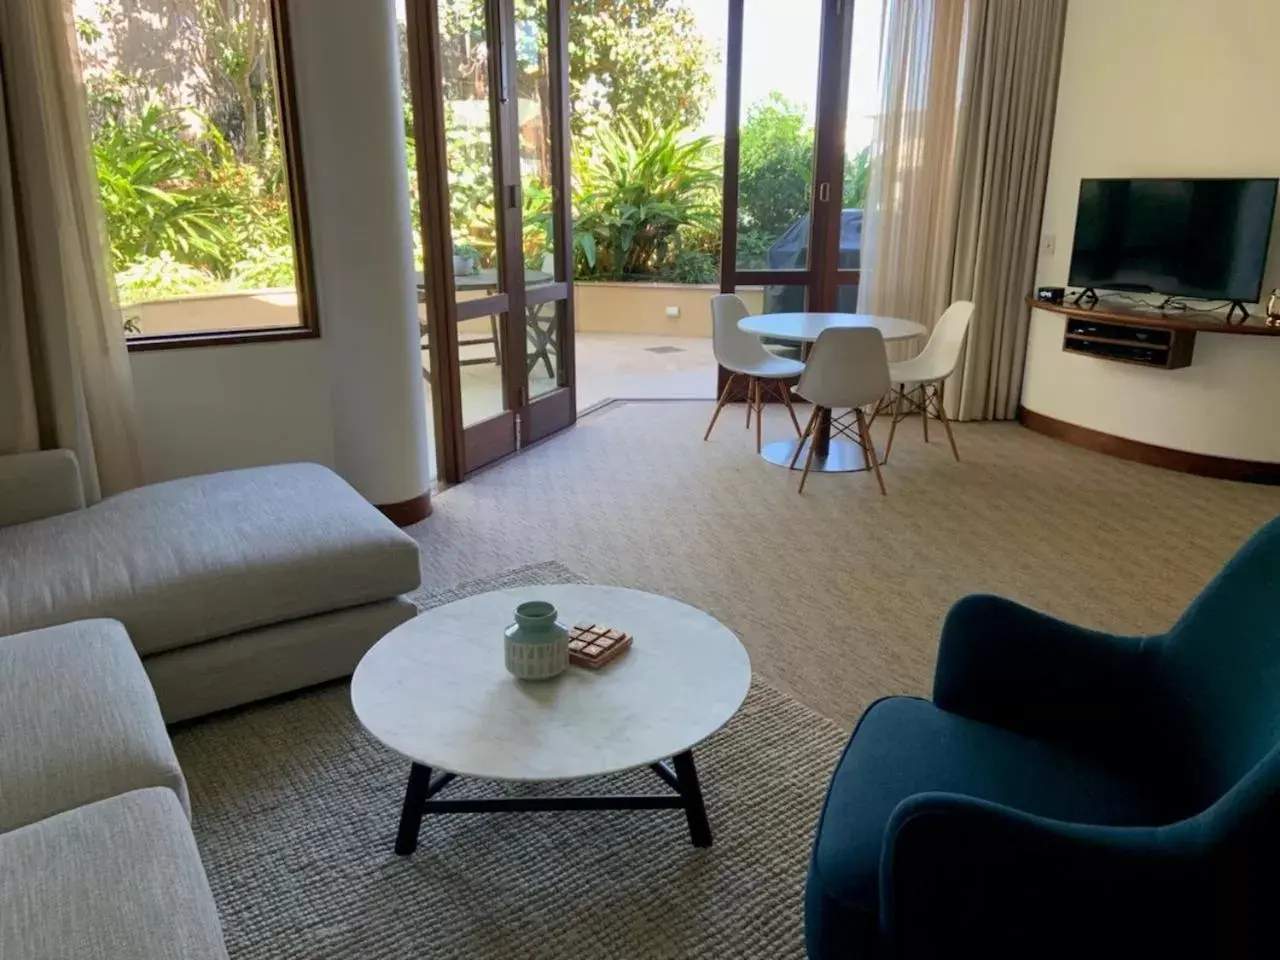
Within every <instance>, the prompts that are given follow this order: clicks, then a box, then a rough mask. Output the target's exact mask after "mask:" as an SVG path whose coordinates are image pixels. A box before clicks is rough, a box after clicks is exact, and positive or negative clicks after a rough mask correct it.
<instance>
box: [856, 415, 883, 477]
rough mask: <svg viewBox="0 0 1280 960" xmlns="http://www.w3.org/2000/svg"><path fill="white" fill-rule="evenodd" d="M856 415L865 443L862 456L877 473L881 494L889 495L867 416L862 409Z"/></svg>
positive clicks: (859, 430)
mask: <svg viewBox="0 0 1280 960" xmlns="http://www.w3.org/2000/svg"><path fill="white" fill-rule="evenodd" d="M854 416H856V417H857V418H858V433H859V435H860V436H861V437H862V442H863V444H864V446H863V448H862V456H863V458H864V459H866V460H867V461H869V462H870V464H871V469H872V471H873V472H874V473H875V475H876V483H878V484H879V485H880V495H881V496H888V491H887V490H885V488H884V477H882V476H881V475H880V455H879V454H878V453H876V445H875V443H873V442H872V440H871V433H870V431H869V430H868V429H867V418H866V417H865V416H864V415H863V413H862V411H861V410H860V409H859V410H855V411H854Z"/></svg>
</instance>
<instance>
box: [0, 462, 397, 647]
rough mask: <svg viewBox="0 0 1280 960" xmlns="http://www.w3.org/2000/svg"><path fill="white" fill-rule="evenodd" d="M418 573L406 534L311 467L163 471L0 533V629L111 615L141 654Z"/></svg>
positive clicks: (349, 599)
mask: <svg viewBox="0 0 1280 960" xmlns="http://www.w3.org/2000/svg"><path fill="white" fill-rule="evenodd" d="M419 582H420V575H419V571H418V547H417V544H416V543H414V541H413V540H412V539H411V538H410V537H408V536H406V535H405V534H403V533H401V532H400V531H399V530H397V529H396V527H395V525H394V524H392V523H391V522H390V521H389V520H387V519H386V518H385V517H383V516H382V514H380V513H379V512H378V511H377V510H376V509H374V508H373V507H372V506H370V505H369V503H368V502H367V501H365V500H364V498H362V497H361V496H360V495H359V494H358V493H356V492H355V490H353V489H352V488H351V487H350V486H348V485H347V483H346V482H344V481H343V480H342V479H341V478H339V477H338V476H337V475H336V474H335V473H333V472H332V471H331V470H327V469H326V468H324V467H321V466H318V465H316V464H302V463H299V464H288V465H285V466H278V467H258V468H254V469H250V470H233V471H229V472H227V473H215V474H209V475H208V476H202V477H190V478H187V479H184V480H172V481H169V482H168V483H158V484H154V485H152V486H149V487H140V488H139V489H137V490H130V491H129V492H127V493H122V494H118V495H116V496H113V497H108V498H107V499H105V500H103V501H101V502H100V503H97V504H95V505H93V506H91V507H89V508H87V509H85V510H79V511H76V512H75V513H71V514H65V515H63V516H59V517H52V518H50V519H47V520H40V521H37V522H35V523H26V524H19V525H18V526H14V527H6V528H4V529H0V584H3V587H2V588H0V633H12V632H16V631H19V630H29V629H32V628H35V627H41V626H47V625H49V624H51V623H61V622H65V621H68V620H80V619H85V618H89V617H111V618H113V619H116V620H120V621H121V622H122V623H124V625H125V626H126V627H127V628H128V630H129V635H130V636H131V637H132V638H133V642H134V645H135V646H136V647H137V648H138V651H139V652H140V653H142V654H144V655H146V654H151V653H158V652H160V651H162V650H172V649H175V648H177V647H183V646H188V645H190V644H193V643H198V642H200V641H202V640H209V639H212V638H214V637H224V636H228V635H229V634H233V633H239V632H240V631H242V630H249V629H252V628H254V627H262V626H266V625H268V624H272V623H279V622H281V621H284V620H292V619H294V618H296V617H306V616H311V615H313V614H318V613H327V612H329V611H331V610H340V609H344V608H346V607H352V606H356V605H358V604H362V603H371V602H373V601H376V600H386V599H388V598H391V597H394V596H397V595H399V594H401V593H406V592H408V591H410V590H413V589H414V588H415V587H417V586H418V583H419Z"/></svg>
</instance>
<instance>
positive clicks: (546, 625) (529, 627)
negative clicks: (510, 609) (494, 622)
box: [503, 600, 569, 680]
mask: <svg viewBox="0 0 1280 960" xmlns="http://www.w3.org/2000/svg"><path fill="white" fill-rule="evenodd" d="M503 645H504V647H505V650H506V659H507V670H509V671H510V672H511V674H512V675H513V676H515V677H518V678H520V679H521V680H549V679H551V678H552V677H554V676H557V675H559V674H561V673H564V671H565V670H566V669H568V667H569V631H568V630H566V629H565V628H564V627H562V626H561V625H560V624H558V623H556V608H555V607H554V606H553V605H552V604H550V603H547V602H546V601H545V600H531V601H529V602H528V603H522V604H520V606H518V607H516V622H515V623H513V624H512V625H511V626H509V627H507V630H506V633H505V634H504V637H503Z"/></svg>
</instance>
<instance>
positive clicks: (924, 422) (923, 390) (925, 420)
mask: <svg viewBox="0 0 1280 960" xmlns="http://www.w3.org/2000/svg"><path fill="white" fill-rule="evenodd" d="M920 426H921V429H922V430H924V442H925V443H928V442H929V394H928V388H927V387H926V386H925V385H924V384H923V383H922V384H920Z"/></svg>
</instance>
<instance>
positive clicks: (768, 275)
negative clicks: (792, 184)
mask: <svg viewBox="0 0 1280 960" xmlns="http://www.w3.org/2000/svg"><path fill="white" fill-rule="evenodd" d="M864 2H869V0H864ZM745 4H746V0H729V19H728V29H727V31H726V41H727V50H726V55H725V70H726V76H725V133H724V187H723V194H722V200H723V202H722V212H721V222H720V230H721V234H720V235H721V252H720V292H721V293H734V292H735V291H736V290H737V289H738V288H739V287H741V286H750V285H757V284H760V285H766V284H777V285H786V286H792V285H794V286H803V287H804V288H805V292H806V298H807V306H808V309H811V310H834V309H835V305H836V295H837V291H838V290H839V282H840V271H839V270H838V267H839V259H840V222H841V212H842V211H843V209H844V198H843V186H844V138H845V129H846V119H847V118H846V113H847V109H848V102H849V73H850V69H851V67H852V64H851V62H850V59H851V54H852V32H853V0H823V4H822V19H821V22H820V26H819V36H818V45H819V54H818V86H817V103H816V113H817V116H816V118H815V129H814V143H813V174H812V178H811V182H812V184H813V189H812V193H811V196H810V199H809V256H808V261H807V264H806V266H805V268H804V269H789V270H739V269H737V257H738V213H739V199H740V197H739V182H738V181H739V178H740V177H741V173H742V156H741V154H742V132H741V131H742V67H743V62H742V42H743V30H744V25H745V16H744V13H745ZM833 84H834V89H833V88H832V85H833ZM823 183H826V184H828V185H829V186H828V194H827V200H825V201H821V200H820V199H819V190H820V188H821V185H822V184H823ZM833 209H834V211H835V212H834V214H833V212H832V211H833ZM849 272H850V271H844V273H845V274H847V273H849ZM728 379H729V375H728V371H726V370H725V369H724V368H723V367H718V370H717V378H716V395H717V396H719V395H720V394H721V392H722V391H723V390H724V387H725V384H726V383H727V382H728ZM730 399H731V400H735V401H736V400H743V399H745V394H744V393H743V392H742V388H741V387H740V388H739V389H738V391H737V392H736V394H735V393H730Z"/></svg>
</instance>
